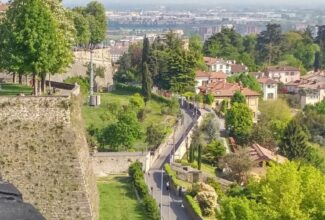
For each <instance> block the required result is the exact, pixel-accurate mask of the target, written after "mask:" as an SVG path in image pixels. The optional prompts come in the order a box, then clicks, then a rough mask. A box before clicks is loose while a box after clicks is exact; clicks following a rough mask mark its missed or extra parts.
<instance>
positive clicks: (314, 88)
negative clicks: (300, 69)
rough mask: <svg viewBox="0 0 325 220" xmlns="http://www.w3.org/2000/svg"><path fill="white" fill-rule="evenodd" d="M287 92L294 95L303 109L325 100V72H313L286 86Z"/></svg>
mask: <svg viewBox="0 0 325 220" xmlns="http://www.w3.org/2000/svg"><path fill="white" fill-rule="evenodd" d="M285 92H288V93H291V94H294V95H295V96H296V98H297V99H298V102H299V103H300V106H301V108H304V107H305V105H308V104H311V105H313V104H316V103H318V102H321V101H322V100H324V99H325V72H312V73H310V74H308V75H306V76H302V77H301V79H300V80H296V81H293V82H290V83H287V84H286V85H285Z"/></svg>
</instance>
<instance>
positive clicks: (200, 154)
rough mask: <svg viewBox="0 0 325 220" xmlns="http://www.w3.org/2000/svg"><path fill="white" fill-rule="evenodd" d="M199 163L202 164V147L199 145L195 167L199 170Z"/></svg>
mask: <svg viewBox="0 0 325 220" xmlns="http://www.w3.org/2000/svg"><path fill="white" fill-rule="evenodd" d="M201 162H202V145H201V144H199V146H198V149H197V167H198V169H199V170H201Z"/></svg>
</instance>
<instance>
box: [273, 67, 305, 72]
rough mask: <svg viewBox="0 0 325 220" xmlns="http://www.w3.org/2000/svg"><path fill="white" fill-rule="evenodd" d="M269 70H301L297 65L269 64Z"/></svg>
mask: <svg viewBox="0 0 325 220" xmlns="http://www.w3.org/2000/svg"><path fill="white" fill-rule="evenodd" d="M267 71H268V72H274V71H300V70H299V68H297V67H292V66H269V67H267Z"/></svg>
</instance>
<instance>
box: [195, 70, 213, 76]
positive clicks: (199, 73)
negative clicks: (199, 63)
mask: <svg viewBox="0 0 325 220" xmlns="http://www.w3.org/2000/svg"><path fill="white" fill-rule="evenodd" d="M195 76H196V77H207V78H208V77H209V76H210V72H205V71H202V70H198V71H196V73H195Z"/></svg>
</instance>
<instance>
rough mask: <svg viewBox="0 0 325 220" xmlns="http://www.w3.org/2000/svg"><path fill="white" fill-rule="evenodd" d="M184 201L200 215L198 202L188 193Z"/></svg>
mask: <svg viewBox="0 0 325 220" xmlns="http://www.w3.org/2000/svg"><path fill="white" fill-rule="evenodd" d="M185 199H186V201H187V202H188V204H189V205H190V206H191V208H192V209H193V211H194V212H195V214H197V215H198V216H201V217H202V212H201V208H200V205H199V203H198V202H197V201H196V200H195V199H194V198H193V197H192V196H190V195H186V196H185Z"/></svg>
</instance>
